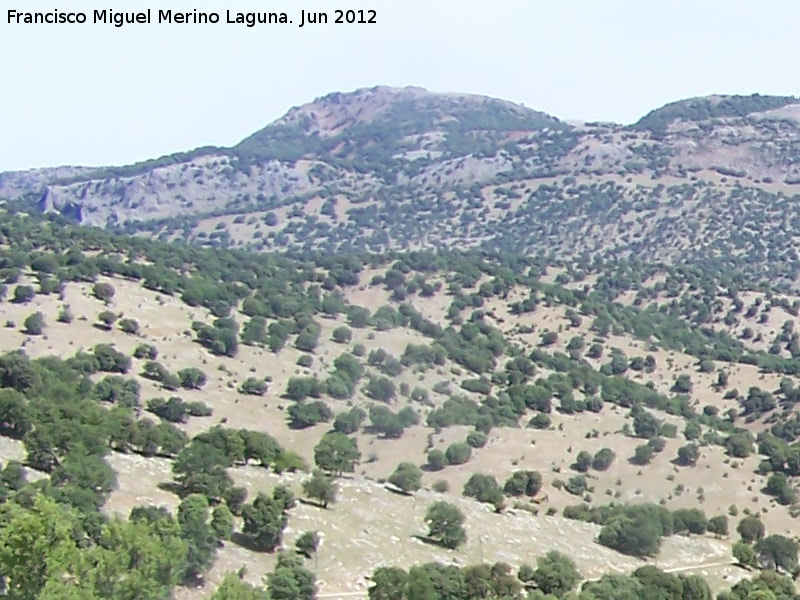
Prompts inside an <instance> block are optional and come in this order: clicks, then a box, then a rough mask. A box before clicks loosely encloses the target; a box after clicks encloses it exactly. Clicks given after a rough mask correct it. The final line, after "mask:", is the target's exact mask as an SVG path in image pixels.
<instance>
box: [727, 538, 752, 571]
mask: <svg viewBox="0 0 800 600" xmlns="http://www.w3.org/2000/svg"><path fill="white" fill-rule="evenodd" d="M731 551H732V553H733V558H735V559H736V562H738V563H739V564H740V565H742V566H744V567H755V566H756V562H757V561H758V554H757V553H756V551H755V549H754V548H753V547H752V546H751V545H750V544H747V543H745V542H743V541H741V540H739V541H738V542H736V543H735V544H734V545H733V548H732V549H731Z"/></svg>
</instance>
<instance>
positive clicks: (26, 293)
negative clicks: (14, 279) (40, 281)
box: [11, 285, 36, 304]
mask: <svg viewBox="0 0 800 600" xmlns="http://www.w3.org/2000/svg"><path fill="white" fill-rule="evenodd" d="M35 297H36V292H34V291H33V288H32V287H31V286H29V285H18V286H17V287H16V288H14V296H13V298H12V299H11V301H12V302H14V303H15V304H27V303H28V302H30V301H31V300H33V299H34V298H35Z"/></svg>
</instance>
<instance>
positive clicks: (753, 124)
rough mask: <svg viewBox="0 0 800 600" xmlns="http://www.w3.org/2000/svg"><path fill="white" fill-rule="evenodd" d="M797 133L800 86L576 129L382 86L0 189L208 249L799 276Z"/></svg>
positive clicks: (684, 104) (84, 219)
mask: <svg viewBox="0 0 800 600" xmlns="http://www.w3.org/2000/svg"><path fill="white" fill-rule="evenodd" d="M798 144H800V100H798V99H796V98H793V97H772V96H759V95H753V96H709V97H705V98H693V99H689V100H683V101H680V102H675V103H672V104H668V105H666V106H664V107H662V108H660V109H657V110H654V111H652V112H651V113H649V114H648V115H646V116H645V117H643V118H642V119H641V120H639V121H638V122H637V123H634V124H632V125H628V126H625V125H618V124H613V123H586V124H582V125H580V126H576V125H571V124H568V123H566V122H563V121H560V120H559V119H557V118H555V117H552V116H550V115H547V114H545V113H542V112H538V111H535V110H531V109H528V108H525V107H522V106H519V105H515V104H513V103H510V102H506V101H501V100H496V99H492V98H486V97H482V96H474V95H463V94H435V93H430V92H427V91H425V90H423V89H420V88H402V89H397V88H388V87H376V88H371V89H362V90H357V91H355V92H352V93H346V94H345V93H334V94H330V95H328V96H325V97H322V98H318V99H316V100H315V101H313V102H311V103H309V104H306V105H304V106H300V107H297V108H293V109H291V110H290V111H289V112H288V113H287V114H286V115H285V116H283V117H282V118H280V119H278V120H277V121H275V122H274V123H272V124H270V125H268V126H267V127H265V128H264V129H262V130H261V131H258V132H256V133H254V134H253V135H251V136H249V137H248V138H246V139H244V140H243V141H242V142H241V143H239V144H237V145H236V146H233V147H232V148H212V147H207V148H200V149H197V150H193V151H191V152H186V153H181V154H176V155H172V156H168V157H162V158H159V159H156V160H152V161H147V162H145V163H139V164H136V165H130V166H125V167H110V168H101V169H49V170H40V171H32V172H27V173H6V174H3V175H2V176H0V195H5V196H7V197H9V198H14V197H19V196H21V195H22V194H23V193H24V194H26V197H27V198H28V199H29V200H30V201H33V200H35V201H36V202H37V206H38V208H39V209H40V210H42V211H44V212H58V213H61V214H63V215H65V216H68V217H69V218H71V219H74V220H76V221H77V222H79V223H82V224H86V225H94V226H101V227H111V228H114V229H115V230H117V231H122V232H128V233H141V232H146V233H149V234H150V235H153V236H156V237H158V238H159V239H162V240H169V239H182V240H190V241H193V242H195V243H198V244H201V245H209V246H224V247H235V248H243V249H253V250H257V251H265V250H283V249H304V250H309V249H317V250H323V251H327V252H330V251H336V250H346V251H361V250H366V251H373V252H381V251H385V250H401V249H423V248H435V247H438V246H442V245H445V246H447V247H452V248H471V247H478V248H481V249H486V250H490V251H497V250H502V251H506V252H540V253H545V254H547V255H550V256H553V257H562V258H566V257H569V258H581V259H584V260H587V259H588V260H593V259H595V258H598V257H599V258H609V257H611V258H619V257H637V258H640V259H645V260H657V261H660V262H666V263H690V264H691V263H697V262H698V261H704V262H708V261H711V262H720V261H721V262H725V263H727V262H730V261H731V260H733V261H734V262H736V263H737V265H741V263H742V261H745V262H746V263H747V264H749V265H751V266H755V265H757V266H758V267H760V268H764V269H768V271H769V274H770V275H771V276H774V277H777V278H779V279H781V280H782V281H784V282H785V283H786V284H787V285H794V284H795V279H796V277H797V273H798V270H800V269H798V262H797V256H796V254H795V251H794V244H793V243H792V236H793V235H794V233H793V232H795V231H797V229H798V227H800V223H798V222H797V219H796V216H795V208H794V207H795V206H796V200H797V195H798V193H800V152H798V150H797V149H798ZM787 228H788V229H787ZM756 238H757V239H759V240H762V241H760V242H759V243H758V244H755V246H753V244H751V241H752V240H753V239H756ZM769 256H772V257H773V258H774V257H776V256H777V257H778V258H780V261H778V262H776V261H775V260H768V257H769ZM768 263H769V264H768Z"/></svg>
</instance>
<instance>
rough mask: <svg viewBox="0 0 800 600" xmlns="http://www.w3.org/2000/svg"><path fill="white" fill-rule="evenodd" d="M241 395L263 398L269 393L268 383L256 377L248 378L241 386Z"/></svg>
mask: <svg viewBox="0 0 800 600" xmlns="http://www.w3.org/2000/svg"><path fill="white" fill-rule="evenodd" d="M239 393H240V394H249V395H251V396H263V395H264V394H266V393H267V382H266V381H264V380H263V379H258V378H256V377H248V378H247V379H245V380H244V382H242V385H240V386H239Z"/></svg>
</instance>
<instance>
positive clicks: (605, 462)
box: [592, 448, 616, 471]
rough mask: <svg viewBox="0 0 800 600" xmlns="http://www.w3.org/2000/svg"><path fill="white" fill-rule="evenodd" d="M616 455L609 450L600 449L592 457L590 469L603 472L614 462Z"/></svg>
mask: <svg viewBox="0 0 800 600" xmlns="http://www.w3.org/2000/svg"><path fill="white" fill-rule="evenodd" d="M615 456H616V455H615V454H614V452H613V451H611V450H610V449H609V448H601V449H600V450H598V451H597V452H596V453H595V455H594V457H592V468H593V469H595V470H596V471H605V470H606V469H608V468H609V467H610V466H611V463H613V462H614V457H615Z"/></svg>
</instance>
